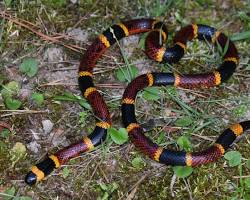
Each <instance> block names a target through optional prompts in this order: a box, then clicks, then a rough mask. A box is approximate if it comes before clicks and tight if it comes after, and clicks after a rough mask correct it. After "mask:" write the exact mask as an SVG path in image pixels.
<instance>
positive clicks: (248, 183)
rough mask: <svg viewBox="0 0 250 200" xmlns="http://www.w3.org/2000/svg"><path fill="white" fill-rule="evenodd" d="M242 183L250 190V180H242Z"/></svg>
mask: <svg viewBox="0 0 250 200" xmlns="http://www.w3.org/2000/svg"><path fill="white" fill-rule="evenodd" d="M244 183H245V185H246V187H247V188H250V178H246V179H244Z"/></svg>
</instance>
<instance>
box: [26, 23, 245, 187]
mask: <svg viewBox="0 0 250 200" xmlns="http://www.w3.org/2000/svg"><path fill="white" fill-rule="evenodd" d="M144 32H149V34H148V36H147V38H146V41H145V50H146V54H147V55H148V57H150V58H152V59H154V60H156V61H158V62H167V63H170V64H171V63H175V62H178V61H179V60H180V59H181V58H182V56H183V55H184V53H185V50H186V45H187V41H189V40H192V39H194V38H198V39H199V40H206V41H208V42H211V43H212V44H215V43H217V44H218V45H220V46H221V48H222V49H224V48H227V51H226V52H225V54H224V56H223V63H222V64H221V65H220V67H219V68H218V69H217V70H215V71H213V72H210V73H206V74H195V75H180V74H172V73H148V74H144V75H140V76H139V77H137V78H136V79H134V80H133V81H132V82H131V83H130V84H129V85H128V87H127V88H126V90H125V92H124V95H123V99H122V120H123V123H124V126H125V127H126V129H127V131H128V133H129V136H130V138H131V140H132V142H133V143H134V144H135V146H136V147H138V148H139V149H140V150H141V151H142V152H143V153H144V154H146V155H148V156H149V157H150V158H152V159H154V160H156V161H159V162H161V163H165V164H168V165H187V166H196V165H199V164H205V163H209V162H213V161H215V160H216V159H218V158H219V157H221V156H222V155H223V154H224V152H225V151H226V150H227V149H228V148H229V146H230V145H231V144H232V143H233V142H234V140H235V139H236V138H237V137H238V136H240V135H241V134H242V133H243V132H244V131H245V130H247V129H249V128H250V121H245V122H241V123H238V124H234V125H232V126H231V127H230V128H228V129H226V130H225V131H224V132H223V133H222V134H221V135H220V136H219V138H218V139H217V140H216V142H215V143H214V145H212V146H211V147H210V148H208V149H207V150H205V151H201V152H197V153H191V152H184V151H172V150H167V149H163V148H162V147H159V146H158V145H157V144H155V143H153V142H152V141H151V140H150V139H149V138H147V137H146V136H145V135H144V133H143V130H142V128H141V127H140V125H139V124H138V123H137V121H136V117H135V98H136V94H137V92H139V91H140V90H142V89H143V88H145V87H148V86H163V85H174V86H176V87H188V88H196V87H212V86H216V85H219V84H220V83H221V82H223V81H226V80H227V79H229V78H230V76H231V75H232V74H233V72H234V71H235V69H236V66H237V64H238V62H239V56H238V53H237V49H236V47H235V45H234V44H233V42H232V41H230V40H229V39H228V37H227V36H226V35H225V34H223V33H221V32H219V31H217V30H216V29H215V28H212V27H210V26H206V25H197V24H192V25H188V26H186V27H184V28H182V29H181V30H180V31H178V32H177V34H176V35H175V37H174V39H173V46H171V47H169V48H166V47H165V46H163V45H161V44H160V43H161V41H162V42H165V41H166V39H167V27H166V26H165V25H164V24H163V23H162V22H160V21H157V20H154V19H135V20H129V21H125V22H122V23H118V24H115V25H113V26H111V27H110V28H109V29H107V30H106V31H104V32H103V33H102V34H100V35H99V36H98V37H97V38H96V39H95V40H94V41H93V43H92V44H91V45H90V46H89V48H88V49H87V51H86V52H85V54H84V56H83V58H82V60H81V62H80V66H79V72H78V83H79V88H80V91H81V93H82V95H83V96H84V97H85V98H86V99H87V100H88V102H89V104H90V105H91V107H92V109H93V112H94V115H95V116H96V119H97V120H96V127H95V129H94V131H93V132H92V133H91V134H90V135H89V136H85V137H84V138H83V139H82V140H81V141H79V142H77V143H75V144H72V145H70V146H68V147H66V148H64V149H62V150H59V151H58V152H56V153H55V154H52V155H49V156H48V157H47V158H46V159H45V160H43V161H42V162H40V163H38V164H36V165H34V166H33V167H32V168H31V171H30V172H29V173H28V174H27V175H26V177H25V182H26V183H27V184H28V185H34V184H35V183H37V182H38V181H40V180H43V179H44V178H45V177H46V176H47V175H49V174H50V173H51V172H52V171H53V170H54V169H57V168H59V167H60V166H61V165H62V164H64V163H65V162H67V161H68V160H69V159H71V158H74V157H76V156H78V155H79V154H81V153H83V152H86V151H89V150H92V149H94V147H96V146H98V145H100V144H101V143H102V142H103V141H104V140H105V138H106V135H107V129H108V128H109V127H110V126H111V118H110V114H109V111H108V108H107V105H106V103H105V101H104V99H103V97H102V95H101V94H100V93H99V92H98V90H97V89H96V88H95V86H94V83H93V68H94V67H95V65H96V62H97V60H98V59H99V58H100V57H101V56H102V55H103V54H104V52H105V50H106V49H108V48H109V47H110V46H111V45H113V44H114V43H116V42H117V41H118V40H120V39H122V38H124V37H127V36H130V35H134V34H139V33H144ZM159 36H160V37H159Z"/></svg>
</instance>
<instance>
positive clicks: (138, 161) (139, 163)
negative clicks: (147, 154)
mask: <svg viewBox="0 0 250 200" xmlns="http://www.w3.org/2000/svg"><path fill="white" fill-rule="evenodd" d="M131 164H132V166H133V167H134V168H136V169H141V168H143V167H145V165H146V163H145V162H144V161H143V159H142V158H141V157H136V158H134V159H133V160H132V162H131Z"/></svg>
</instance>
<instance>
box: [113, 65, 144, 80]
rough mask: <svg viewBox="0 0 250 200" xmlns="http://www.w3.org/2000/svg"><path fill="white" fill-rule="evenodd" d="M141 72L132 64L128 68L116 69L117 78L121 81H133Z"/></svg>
mask: <svg viewBox="0 0 250 200" xmlns="http://www.w3.org/2000/svg"><path fill="white" fill-rule="evenodd" d="M138 73H139V70H138V68H137V67H136V66H135V65H130V66H128V67H126V68H120V69H118V70H117V71H116V73H115V76H116V78H117V79H118V80H119V81H121V82H125V81H129V82H130V81H131V80H132V79H134V78H135V77H136V76H137V75H138Z"/></svg>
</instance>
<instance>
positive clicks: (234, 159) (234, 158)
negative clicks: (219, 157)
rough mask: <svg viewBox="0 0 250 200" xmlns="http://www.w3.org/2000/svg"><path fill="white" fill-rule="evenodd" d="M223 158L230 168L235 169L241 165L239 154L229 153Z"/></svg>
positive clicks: (235, 152) (236, 152)
mask: <svg viewBox="0 0 250 200" xmlns="http://www.w3.org/2000/svg"><path fill="white" fill-rule="evenodd" d="M224 158H225V159H226V160H228V163H229V166H230V167H235V166H237V165H239V164H240V163H241V154H240V152H238V151H229V152H227V153H225V155H224Z"/></svg>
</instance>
